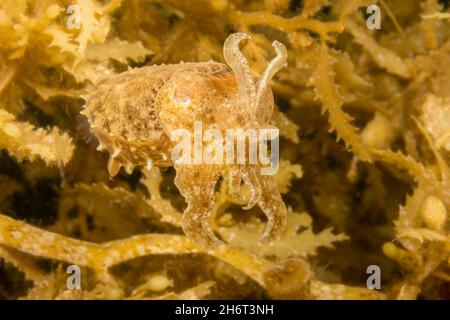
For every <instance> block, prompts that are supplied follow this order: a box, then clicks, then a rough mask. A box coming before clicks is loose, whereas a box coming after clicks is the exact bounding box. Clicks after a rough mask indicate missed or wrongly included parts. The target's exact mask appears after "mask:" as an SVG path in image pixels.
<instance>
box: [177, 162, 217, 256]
mask: <svg viewBox="0 0 450 320" xmlns="http://www.w3.org/2000/svg"><path fill="white" fill-rule="evenodd" d="M174 167H175V170H176V171H177V173H176V177H175V185H176V186H177V188H178V189H179V190H180V193H181V194H182V196H183V197H184V198H185V199H186V202H187V204H188V206H187V208H186V210H185V211H184V213H183V221H182V227H183V231H184V233H185V234H186V236H187V237H188V238H189V239H191V240H192V241H194V242H195V243H196V244H198V245H199V246H202V247H205V248H211V247H214V246H216V245H218V244H220V243H221V241H220V240H219V239H218V238H217V237H216V236H215V235H214V232H213V231H212V229H211V227H210V225H209V218H210V216H211V212H212V210H213V207H214V187H215V185H216V183H217V180H218V179H219V176H220V170H219V169H218V168H214V167H213V166H209V167H208V168H205V167H203V166H195V165H175V166H174Z"/></svg>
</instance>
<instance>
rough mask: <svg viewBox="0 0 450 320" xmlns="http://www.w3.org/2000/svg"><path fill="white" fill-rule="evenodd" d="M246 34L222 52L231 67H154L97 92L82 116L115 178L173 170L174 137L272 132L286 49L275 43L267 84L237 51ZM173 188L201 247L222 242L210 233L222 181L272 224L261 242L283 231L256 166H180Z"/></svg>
mask: <svg viewBox="0 0 450 320" xmlns="http://www.w3.org/2000/svg"><path fill="white" fill-rule="evenodd" d="M247 38H248V37H247V35H245V34H234V35H231V36H230V37H229V38H228V39H227V41H226V42H225V45H224V56H225V60H226V62H227V64H228V65H229V66H228V65H225V64H221V63H217V62H202V63H181V64H176V65H160V66H149V67H144V68H140V69H134V70H130V71H127V72H124V73H122V74H119V75H117V76H114V77H112V78H110V79H108V80H106V81H104V82H102V83H101V84H99V85H98V87H97V89H96V90H95V91H94V92H93V93H92V94H91V95H90V96H89V97H88V98H87V104H86V107H85V110H84V111H83V112H82V113H83V114H84V115H86V116H87V118H88V121H89V124H90V130H91V132H92V133H93V134H94V135H95V136H96V137H97V138H98V140H99V147H98V150H106V151H108V152H109V154H110V160H109V163H108V170H109V172H110V174H111V176H114V175H116V174H117V173H118V171H119V170H120V167H121V166H122V165H123V166H125V169H126V170H127V172H131V171H132V169H133V168H134V167H135V166H137V165H148V164H149V163H150V161H151V163H152V164H153V165H156V166H172V165H174V164H173V163H172V162H171V159H170V158H171V151H172V148H173V143H172V142H171V140H170V136H171V133H172V132H173V131H174V130H178V129H187V130H188V131H190V132H193V131H194V122H195V121H201V122H202V124H203V130H206V129H208V128H215V129H219V130H221V131H222V132H223V133H224V132H225V130H226V129H236V128H241V129H243V130H246V129H249V128H251V129H260V128H265V127H269V125H268V123H269V121H270V118H271V116H272V112H273V108H274V102H273V95H272V92H271V90H270V87H269V82H270V79H271V78H272V77H273V75H274V74H275V73H276V72H277V71H278V70H279V69H280V68H281V67H282V66H284V64H285V61H286V48H285V47H284V46H283V45H282V44H280V43H278V42H274V47H275V50H276V52H277V56H276V57H275V58H274V60H273V61H272V62H271V63H270V64H269V66H268V68H267V70H266V71H265V73H264V74H263V75H262V76H259V75H257V74H255V73H254V72H252V71H251V70H250V69H249V67H248V64H247V61H246V59H245V57H244V56H243V55H242V53H241V52H240V50H239V43H240V42H241V41H242V40H244V39H247ZM174 167H175V169H176V178H175V184H176V186H177V187H178V189H179V190H180V192H181V194H182V195H183V196H184V197H185V199H186V201H187V203H188V207H187V209H186V210H185V212H184V213H183V230H184V232H185V233H186V235H187V236H188V237H189V238H190V239H192V240H193V241H195V242H196V243H197V244H199V245H201V246H203V247H211V246H214V245H216V244H218V243H219V242H220V241H219V240H218V239H217V238H216V237H215V235H214V233H213V232H212V230H211V228H210V226H209V217H210V214H211V211H212V208H213V206H214V188H215V185H216V183H217V181H218V179H219V178H220V177H221V176H223V177H224V178H225V179H227V181H228V183H229V184H228V185H229V186H230V188H229V191H230V194H232V195H234V196H236V197H239V196H240V194H241V186H242V183H244V184H245V185H246V186H247V187H248V188H249V190H250V195H251V196H250V200H249V203H248V205H247V206H246V209H249V208H251V207H253V206H254V205H255V204H258V206H259V207H260V208H261V209H262V210H263V212H264V213H265V214H266V216H267V218H268V223H267V228H266V231H265V233H264V235H263V236H262V238H261V240H263V241H272V240H274V239H276V238H277V237H278V236H279V235H280V233H281V232H282V229H283V227H284V224H285V220H286V214H287V213H286V207H285V205H284V203H283V200H282V199H281V196H280V194H279V192H278V190H277V187H276V184H275V181H274V179H273V177H272V176H264V175H261V174H260V169H261V168H260V166H259V164H254V165H250V164H245V165H244V164H242V165H237V164H231V165H230V164H229V165H217V164H192V165H182V164H175V165H174Z"/></svg>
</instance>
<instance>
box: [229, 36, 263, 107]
mask: <svg viewBox="0 0 450 320" xmlns="http://www.w3.org/2000/svg"><path fill="white" fill-rule="evenodd" d="M247 39H250V36H249V35H248V34H245V33H235V34H232V35H231V36H229V37H228V38H227V39H226V40H225V43H224V45H223V56H224V58H225V62H226V63H227V64H228V65H229V66H230V67H231V69H233V71H234V74H235V76H236V82H237V86H238V94H239V99H240V101H241V103H242V104H243V106H244V108H245V109H244V110H242V111H245V112H246V113H248V114H249V115H253V114H254V113H255V111H256V110H251V108H255V107H256V106H255V105H254V102H255V99H256V84H255V82H254V81H253V76H252V72H251V70H250V67H249V65H248V61H247V58H246V57H245V56H244V55H243V54H242V52H241V50H240V48H239V44H240V43H241V41H242V40H247Z"/></svg>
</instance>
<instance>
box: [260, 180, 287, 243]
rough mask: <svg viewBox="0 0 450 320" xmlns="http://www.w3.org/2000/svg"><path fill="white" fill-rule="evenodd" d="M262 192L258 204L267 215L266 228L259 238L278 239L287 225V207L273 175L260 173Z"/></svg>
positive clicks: (263, 239)
mask: <svg viewBox="0 0 450 320" xmlns="http://www.w3.org/2000/svg"><path fill="white" fill-rule="evenodd" d="M258 179H259V182H260V183H261V188H262V193H261V197H260V198H259V200H258V206H259V207H260V208H261V210H262V211H263V212H264V214H265V215H266V217H267V225H266V229H265V231H264V233H263V235H262V236H261V238H260V239H259V240H260V241H261V242H272V241H274V240H277V239H278V238H279V237H280V236H281V234H282V232H283V230H284V227H285V225H286V219H287V209H286V206H285V204H284V202H283V199H282V198H281V195H280V193H279V192H278V189H277V185H276V182H275V179H274V177H273V176H264V175H258Z"/></svg>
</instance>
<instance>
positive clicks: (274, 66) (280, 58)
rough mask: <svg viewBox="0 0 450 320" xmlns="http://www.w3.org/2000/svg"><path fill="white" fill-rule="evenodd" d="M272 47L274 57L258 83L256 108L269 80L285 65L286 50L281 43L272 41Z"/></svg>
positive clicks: (267, 86) (268, 84)
mask: <svg viewBox="0 0 450 320" xmlns="http://www.w3.org/2000/svg"><path fill="white" fill-rule="evenodd" d="M272 46H273V47H274V49H275V52H276V56H275V58H273V59H272V61H271V62H270V63H269V65H268V66H267V68H266V70H265V71H264V73H263V74H262V76H261V78H260V79H259V81H258V87H257V90H256V106H259V105H260V103H261V99H262V96H263V95H264V93H265V92H266V90H267V89H268V88H269V86H270V80H271V79H272V78H273V76H274V75H275V74H276V73H277V72H278V71H280V70H281V69H282V68H283V67H284V66H285V65H286V60H287V49H286V47H285V46H284V44H282V43H281V42H278V41H274V42H273V43H272Z"/></svg>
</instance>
